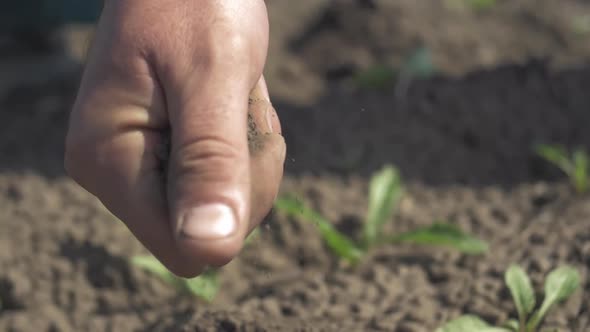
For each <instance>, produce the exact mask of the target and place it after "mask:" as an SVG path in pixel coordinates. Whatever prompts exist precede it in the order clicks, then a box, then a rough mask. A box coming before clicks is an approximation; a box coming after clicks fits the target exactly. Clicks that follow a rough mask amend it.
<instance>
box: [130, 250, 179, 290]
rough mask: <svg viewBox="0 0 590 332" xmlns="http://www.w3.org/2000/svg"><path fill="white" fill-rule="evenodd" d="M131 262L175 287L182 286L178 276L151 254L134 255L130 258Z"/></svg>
mask: <svg viewBox="0 0 590 332" xmlns="http://www.w3.org/2000/svg"><path fill="white" fill-rule="evenodd" d="M131 263H132V264H134V265H136V266H138V267H140V268H142V269H144V270H146V271H148V272H150V273H152V274H154V275H155V276H157V277H159V278H160V279H162V280H164V281H165V282H167V283H169V284H171V285H173V286H175V287H182V283H181V282H180V280H179V279H178V277H176V276H175V275H174V274H173V273H172V272H170V271H168V269H167V268H166V267H165V266H164V265H163V264H162V263H160V261H159V260H158V259H156V258H155V257H154V256H152V255H142V256H135V257H133V258H131Z"/></svg>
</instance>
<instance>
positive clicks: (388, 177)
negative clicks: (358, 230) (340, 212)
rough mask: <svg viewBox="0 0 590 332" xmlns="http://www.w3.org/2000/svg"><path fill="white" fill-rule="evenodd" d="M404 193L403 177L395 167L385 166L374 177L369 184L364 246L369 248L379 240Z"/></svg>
mask: <svg viewBox="0 0 590 332" xmlns="http://www.w3.org/2000/svg"><path fill="white" fill-rule="evenodd" d="M402 192H403V187H402V183H401V177H400V175H399V172H398V170H397V169H396V168H395V167H393V166H390V165H389V166H385V167H384V168H383V169H382V170H381V171H379V172H378V173H376V174H375V175H373V177H372V178H371V182H370V184H369V208H368V211H367V220H366V222H365V225H364V229H363V232H364V241H365V243H364V245H365V247H367V248H369V247H371V246H373V245H374V244H375V243H376V242H377V239H378V235H379V234H380V232H381V230H382V228H383V225H384V224H385V223H386V222H387V221H388V220H389V218H391V215H392V213H393V210H394V209H395V207H396V206H397V204H398V202H399V200H400V198H401V196H402Z"/></svg>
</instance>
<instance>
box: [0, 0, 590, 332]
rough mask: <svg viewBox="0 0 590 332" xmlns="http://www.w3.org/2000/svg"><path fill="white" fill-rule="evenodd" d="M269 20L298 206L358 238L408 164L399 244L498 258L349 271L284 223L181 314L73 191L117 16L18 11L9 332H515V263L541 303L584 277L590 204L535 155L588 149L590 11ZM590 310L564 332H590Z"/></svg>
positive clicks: (1, 174)
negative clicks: (446, 232)
mask: <svg viewBox="0 0 590 332" xmlns="http://www.w3.org/2000/svg"><path fill="white" fill-rule="evenodd" d="M266 3H267V5H268V8H269V15H270V21H271V44H270V49H269V58H268V63H267V67H266V72H265V74H266V78H267V82H268V86H269V89H270V93H271V97H272V99H273V103H274V105H275V108H276V109H277V111H278V113H279V116H280V117H281V120H282V123H283V130H284V135H285V139H286V141H287V145H288V160H287V164H286V176H285V181H284V184H283V188H282V192H283V193H294V194H296V195H298V197H300V198H301V199H302V200H303V201H306V202H307V203H309V204H310V206H312V207H313V208H314V209H316V210H317V211H319V212H320V213H321V214H322V215H324V216H325V217H326V218H327V219H329V220H330V221H331V222H333V223H334V224H335V225H336V226H337V227H338V229H340V230H341V231H343V232H344V233H346V234H348V235H351V236H354V233H355V232H356V231H357V230H358V229H359V227H360V225H361V224H362V220H363V218H364V213H365V212H364V211H365V210H366V207H367V204H368V202H367V194H366V193H367V188H368V186H369V179H370V176H371V175H372V174H374V173H375V172H376V171H378V170H379V169H381V168H382V167H383V166H384V165H395V167H396V168H397V169H399V171H400V174H401V175H402V177H403V179H404V182H405V183H406V185H407V194H406V196H404V198H403V199H402V200H401V203H400V206H399V208H398V210H397V212H396V214H395V225H394V226H391V227H390V228H392V229H395V230H409V229H412V228H414V227H416V226H421V225H426V224H429V223H430V222H432V221H433V220H435V219H441V218H442V219H445V220H452V221H453V222H454V223H455V224H456V225H458V226H460V227H461V228H462V229H464V230H466V231H468V232H470V233H473V234H475V235H477V236H478V237H480V238H484V239H485V240H486V241H487V242H489V243H490V245H491V246H492V248H493V255H487V256H486V257H485V259H477V258H469V257H464V256H462V255H459V254H457V253H455V252H453V251H444V250H443V251H439V250H436V249H435V250H432V249H424V248H416V247H413V246H410V247H401V248H385V249H382V250H381V251H377V252H376V253H375V254H374V255H372V256H370V257H369V258H367V260H366V264H364V265H363V266H364V267H363V268H361V270H360V272H358V271H357V272H350V271H347V270H342V271H341V270H338V269H337V266H338V265H337V262H336V260H335V258H334V257H332V256H331V255H330V254H329V253H328V251H327V250H326V248H325V246H324V244H323V243H322V241H321V239H320V237H318V235H317V232H315V230H314V228H313V225H308V224H307V223H305V222H303V221H301V220H294V219H293V218H288V217H286V216H282V215H280V214H273V215H271V216H270V217H269V222H268V223H267V226H265V227H263V229H262V232H261V233H262V234H261V238H260V239H259V240H258V241H257V242H256V244H255V245H253V246H252V247H251V248H247V249H246V250H245V252H244V254H243V256H242V257H240V258H239V259H238V260H236V262H233V263H231V264H230V265H228V266H227V267H226V268H224V271H222V272H221V276H220V278H221V279H220V280H221V281H220V282H221V284H222V285H223V288H222V289H223V291H222V292H221V293H220V294H219V295H218V297H217V298H216V300H215V301H214V302H213V303H212V304H204V303H201V302H199V301H196V300H195V299H193V298H191V297H187V296H186V294H184V295H183V294H178V292H176V291H175V290H174V289H173V288H170V287H169V286H168V285H167V284H166V283H164V282H162V281H161V280H159V279H158V278H154V277H153V276H152V275H151V274H149V273H146V272H145V271H143V270H140V269H137V268H136V267H134V266H133V265H132V264H130V262H129V258H130V257H133V256H134V255H139V254H144V253H145V251H144V249H143V248H142V247H141V246H140V245H139V244H138V243H137V242H136V241H135V240H134V239H133V238H132V237H131V236H130V234H129V233H128V232H127V230H126V229H125V228H124V227H123V226H122V225H121V224H119V223H118V222H117V221H116V220H115V218H113V217H112V216H111V215H110V214H108V213H107V212H106V211H105V210H104V209H103V208H102V206H101V205H100V204H99V203H98V202H97V201H96V200H95V199H94V198H93V197H91V196H90V195H88V194H87V193H86V192H85V191H84V190H82V189H81V188H79V187H77V186H76V185H75V184H74V183H73V182H72V181H71V180H69V179H68V178H67V176H66V175H65V172H64V170H63V139H64V136H65V131H66V124H67V118H68V113H69V111H70V107H71V106H72V103H73V101H74V98H75V95H76V91H77V87H78V82H79V79H80V75H81V70H82V68H83V64H84V58H85V54H86V51H87V49H88V46H89V44H90V41H91V39H92V33H93V26H94V23H95V22H96V20H97V18H98V17H99V15H100V9H101V1H99V0H86V1H75V0H21V1H18V2H10V3H8V2H7V3H5V4H2V5H1V9H0V330H2V331H135V330H154V331H160V330H161V331H169V330H181V328H186V329H187V330H195V331H209V330H211V331H238V330H239V331H242V330H244V331H250V330H252V331H254V330H256V329H258V330H256V331H259V330H262V331H267V330H268V331H291V328H293V330H295V329H296V328H299V329H300V330H305V331H308V330H309V331H315V330H318V331H320V330H321V331H373V330H374V331H433V330H434V329H435V328H436V327H437V326H439V325H440V324H441V323H442V322H444V321H446V320H448V319H450V318H452V317H455V316H457V315H458V314H460V313H464V311H465V310H466V308H467V309H469V311H475V312H476V313H478V314H480V315H482V316H483V317H485V318H487V319H489V321H491V322H496V321H501V320H502V319H505V318H506V315H507V312H506V311H502V310H500V309H498V308H499V307H505V308H508V313H509V312H510V311H509V310H511V309H513V307H511V303H510V299H509V297H508V296H507V292H506V290H505V289H504V288H503V286H502V278H501V273H502V271H503V270H504V269H505V268H506V266H507V265H508V264H509V263H511V262H521V263H522V264H523V266H525V267H527V268H528V269H529V270H530V271H532V273H533V279H534V281H535V282H536V283H540V280H542V277H543V275H544V274H545V273H546V272H547V271H548V269H550V268H552V267H554V266H557V265H559V264H562V263H568V264H572V265H574V266H577V267H579V269H580V271H581V272H582V274H583V276H584V277H586V276H587V272H588V266H590V246H589V243H590V227H588V226H589V225H590V222H589V221H588V220H589V218H590V208H589V207H588V206H589V204H587V203H588V202H587V198H588V197H587V195H582V194H579V193H577V192H575V191H574V190H572V188H571V185H570V182H569V179H568V177H567V176H566V174H564V172H563V171H562V170H560V169H559V167H556V166H555V165H554V164H552V163H550V162H547V160H545V159H543V158H541V157H540V156H539V155H538V154H537V153H535V151H534V149H533V147H534V146H535V145H536V144H560V145H561V146H563V147H564V148H566V149H573V148H579V149H581V150H585V151H589V150H590V130H588V126H589V125H590V93H588V91H589V89H590V66H589V65H590V2H588V1H585V0H560V1H555V0H422V1H413V0H346V1H335V0H300V1H289V0H267V1H266ZM589 172H590V171H589ZM584 280H586V279H584ZM582 288H583V289H585V290H586V292H587V291H590V286H589V285H588V284H587V283H584V284H583V287H582ZM584 294H588V293H580V294H578V295H577V296H578V297H577V298H574V300H573V302H571V303H569V304H568V306H567V308H566V309H564V310H562V311H560V312H558V313H557V314H555V315H554V316H552V317H551V318H550V319H549V322H550V323H551V324H553V325H552V326H555V327H558V328H560V331H586V330H587V329H590V318H588V317H590V308H589V304H588V303H589V302H590V301H588V295H584ZM412 308H413V309H412ZM199 328H201V329H199Z"/></svg>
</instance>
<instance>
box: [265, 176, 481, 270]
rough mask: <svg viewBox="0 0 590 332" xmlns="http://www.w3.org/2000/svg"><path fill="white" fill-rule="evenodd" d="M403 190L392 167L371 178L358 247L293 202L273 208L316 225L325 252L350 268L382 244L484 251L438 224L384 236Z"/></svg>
mask: <svg viewBox="0 0 590 332" xmlns="http://www.w3.org/2000/svg"><path fill="white" fill-rule="evenodd" d="M403 190H404V189H403V186H402V182H401V178H400V176H399V173H398V171H397V169H396V168H394V167H393V166H386V167H384V168H383V170H381V171H379V172H377V173H376V174H375V175H373V177H372V178H371V181H370V184H369V207H368V211H367V216H366V219H365V223H364V224H363V229H362V238H361V240H360V241H359V243H356V242H355V241H353V240H352V239H351V238H349V237H348V236H346V235H344V234H342V233H341V232H339V231H338V230H336V229H335V228H334V226H333V225H332V224H331V223H330V222H329V221H328V220H327V219H325V218H324V217H323V216H322V215H320V214H319V213H318V212H316V211H314V210H313V209H311V208H309V207H307V206H306V205H305V204H303V203H302V202H301V201H299V200H297V199H296V198H293V197H283V198H280V199H278V200H277V202H276V204H275V207H276V209H277V210H279V211H281V212H283V213H285V214H287V215H289V216H292V217H301V218H302V219H305V220H308V221H311V222H313V223H315V225H316V226H317V228H318V230H319V232H320V235H321V236H322V238H323V239H324V241H325V242H326V245H327V246H328V248H330V249H331V250H332V251H333V252H334V253H335V254H336V255H338V257H340V258H341V259H343V260H344V261H346V262H348V263H351V264H355V263H357V262H358V261H359V260H360V258H361V257H363V255H364V254H365V253H366V252H367V251H369V250H370V249H372V248H373V247H375V246H378V245H383V244H397V243H414V244H424V245H445V246H451V247H454V248H456V249H458V250H460V251H461V252H464V253H467V254H481V253H483V252H485V251H487V245H486V243H484V242H483V241H480V240H478V239H476V238H474V237H472V236H469V235H467V234H464V233H463V232H461V230H459V229H458V228H456V227H455V226H453V225H450V224H447V223H441V222H438V223H434V224H433V225H431V226H428V227H425V228H421V229H417V230H413V231H410V232H406V233H402V234H384V233H383V226H384V225H385V224H386V223H387V222H388V221H389V220H390V219H391V217H392V215H393V212H394V210H395V209H396V207H397V205H398V203H399V201H400V200H401V198H402V195H403Z"/></svg>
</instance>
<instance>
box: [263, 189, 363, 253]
mask: <svg viewBox="0 0 590 332" xmlns="http://www.w3.org/2000/svg"><path fill="white" fill-rule="evenodd" d="M275 208H276V209H278V210H279V211H282V212H283V213H285V214H287V215H289V216H291V217H300V218H303V219H305V220H308V221H311V222H313V223H314V224H315V225H316V226H317V228H318V230H319V231H320V235H321V236H322V238H323V239H324V241H325V242H326V244H327V245H328V247H329V248H330V249H331V250H332V251H333V252H334V253H336V254H337V255H338V256H339V257H340V258H342V259H344V260H346V261H348V262H350V263H353V264H354V263H356V262H357V261H358V260H359V259H360V258H361V257H362V255H363V252H362V251H361V250H360V249H359V248H358V247H357V246H356V245H355V244H354V243H353V242H352V240H350V239H349V238H348V237H347V236H345V235H344V234H342V233H340V232H338V231H337V230H336V229H335V228H334V226H332V224H331V223H330V222H329V221H327V220H326V219H324V217H322V216H321V215H320V214H319V213H317V212H316V211H314V210H312V209H311V208H309V207H307V206H305V204H303V203H302V202H301V201H299V200H297V199H295V198H290V197H285V198H279V199H278V200H277V201H276V202H275Z"/></svg>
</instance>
